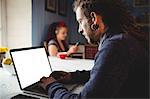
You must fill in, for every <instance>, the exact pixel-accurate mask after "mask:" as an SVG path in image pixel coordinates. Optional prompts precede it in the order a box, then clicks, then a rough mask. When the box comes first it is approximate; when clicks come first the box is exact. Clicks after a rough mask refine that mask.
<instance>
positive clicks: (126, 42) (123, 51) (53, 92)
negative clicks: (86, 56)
mask: <svg viewBox="0 0 150 99" xmlns="http://www.w3.org/2000/svg"><path fill="white" fill-rule="evenodd" d="M148 70H149V68H148V53H146V50H145V49H144V48H143V46H142V45H141V44H140V42H139V41H138V40H136V39H135V38H134V37H132V36H130V35H128V34H122V33H119V34H116V33H114V32H107V33H105V35H104V36H103V38H102V39H101V41H100V44H99V51H98V52H97V54H96V56H95V63H94V67H93V68H92V70H91V71H90V75H89V76H86V75H88V74H89V73H88V72H79V71H78V72H76V73H74V74H73V75H74V77H75V78H77V79H76V80H75V81H76V82H80V79H81V81H83V78H84V80H85V81H87V82H86V84H85V85H84V88H83V90H82V91H81V92H80V93H79V94H73V93H71V92H70V91H68V90H67V89H66V88H65V87H64V86H63V84H61V83H52V84H50V86H48V95H49V97H50V98H55V99H80V98H105V97H106V98H117V97H119V98H128V97H130V98H143V97H148V88H149V86H148V84H149V82H148V80H149V79H148V78H149V77H148V75H149V74H148V72H149V71H148ZM82 74H83V75H82ZM76 75H77V76H76ZM83 82H84V81H83Z"/></svg>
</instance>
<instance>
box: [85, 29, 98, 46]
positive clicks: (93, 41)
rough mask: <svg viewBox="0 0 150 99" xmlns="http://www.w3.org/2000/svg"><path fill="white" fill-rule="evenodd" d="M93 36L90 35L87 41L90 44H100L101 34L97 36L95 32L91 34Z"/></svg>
mask: <svg viewBox="0 0 150 99" xmlns="http://www.w3.org/2000/svg"><path fill="white" fill-rule="evenodd" d="M90 34H91V35H88V36H87V37H86V39H87V41H88V43H89V44H98V43H99V41H100V39H101V34H100V33H98V35H96V33H95V32H94V31H91V33H90Z"/></svg>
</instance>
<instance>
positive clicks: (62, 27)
mask: <svg viewBox="0 0 150 99" xmlns="http://www.w3.org/2000/svg"><path fill="white" fill-rule="evenodd" d="M67 32H68V29H67V26H66V24H65V23H64V22H54V23H52V24H51V25H50V27H49V30H48V38H47V42H48V52H49V55H50V56H57V55H59V54H60V52H66V54H67V56H69V55H70V54H72V53H75V52H77V50H78V47H77V46H76V45H75V46H72V47H70V49H69V46H68V44H67V43H66V41H65V40H66V38H67V34H68V33H67Z"/></svg>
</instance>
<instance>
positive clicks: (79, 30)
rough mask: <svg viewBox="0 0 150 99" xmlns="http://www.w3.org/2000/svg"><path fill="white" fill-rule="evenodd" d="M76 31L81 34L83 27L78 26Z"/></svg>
mask: <svg viewBox="0 0 150 99" xmlns="http://www.w3.org/2000/svg"><path fill="white" fill-rule="evenodd" d="M78 32H79V33H80V34H81V35H82V34H83V29H82V28H81V27H80V26H79V29H78Z"/></svg>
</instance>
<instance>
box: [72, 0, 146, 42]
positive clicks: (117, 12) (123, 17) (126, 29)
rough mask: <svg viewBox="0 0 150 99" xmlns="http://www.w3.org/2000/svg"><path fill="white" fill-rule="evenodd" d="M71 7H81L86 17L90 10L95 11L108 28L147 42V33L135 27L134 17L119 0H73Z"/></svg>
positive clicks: (75, 8)
mask: <svg viewBox="0 0 150 99" xmlns="http://www.w3.org/2000/svg"><path fill="white" fill-rule="evenodd" d="M73 7H74V11H76V10H77V8H78V7H81V9H82V11H83V13H84V15H85V16H86V17H87V18H90V13H91V12H95V13H97V14H99V15H100V16H102V18H103V21H104V24H106V25H107V26H108V27H109V28H110V29H113V30H118V29H120V30H119V31H121V33H122V32H123V33H127V34H130V35H132V36H134V37H135V38H137V39H138V40H139V41H141V42H142V43H144V44H146V43H145V41H146V42H148V35H146V34H148V33H143V32H141V31H140V30H139V29H138V28H137V25H136V22H135V19H134V18H133V16H131V14H130V12H129V10H128V9H127V7H126V6H125V5H124V4H123V2H122V1H121V0H75V1H74V4H73Z"/></svg>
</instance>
